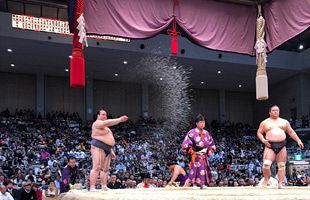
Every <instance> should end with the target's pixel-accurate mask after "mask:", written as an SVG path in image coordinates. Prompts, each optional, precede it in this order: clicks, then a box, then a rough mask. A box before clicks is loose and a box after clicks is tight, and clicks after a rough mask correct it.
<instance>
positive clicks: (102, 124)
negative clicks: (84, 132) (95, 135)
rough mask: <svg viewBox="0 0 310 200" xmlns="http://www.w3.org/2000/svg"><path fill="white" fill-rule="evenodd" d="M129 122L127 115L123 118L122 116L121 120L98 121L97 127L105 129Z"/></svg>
mask: <svg viewBox="0 0 310 200" xmlns="http://www.w3.org/2000/svg"><path fill="white" fill-rule="evenodd" d="M127 120H128V117H127V116H126V115H123V116H121V117H119V118H115V119H107V120H104V121H97V122H96V126H97V127H98V128H104V127H109V126H114V125H117V124H119V123H121V122H125V121H127Z"/></svg>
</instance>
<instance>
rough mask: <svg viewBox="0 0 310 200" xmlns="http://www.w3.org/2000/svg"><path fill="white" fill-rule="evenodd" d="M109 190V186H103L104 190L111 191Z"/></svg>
mask: <svg viewBox="0 0 310 200" xmlns="http://www.w3.org/2000/svg"><path fill="white" fill-rule="evenodd" d="M109 190H111V189H110V188H108V187H107V186H103V187H102V191H109Z"/></svg>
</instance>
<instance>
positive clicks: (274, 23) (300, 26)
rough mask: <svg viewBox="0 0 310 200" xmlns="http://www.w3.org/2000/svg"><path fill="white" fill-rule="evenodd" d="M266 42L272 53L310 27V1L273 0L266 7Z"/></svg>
mask: <svg viewBox="0 0 310 200" xmlns="http://www.w3.org/2000/svg"><path fill="white" fill-rule="evenodd" d="M264 17H265V19H266V42H267V48H268V51H272V50H273V49H275V48H276V47H278V46H279V45H281V44H282V43H284V42H285V41H287V40H289V39H291V38H293V37H294V36H296V35H298V34H299V33H301V32H303V31H304V30H306V29H307V28H309V27H310V0H273V1H271V2H270V3H269V4H267V5H266V6H265V7H264Z"/></svg>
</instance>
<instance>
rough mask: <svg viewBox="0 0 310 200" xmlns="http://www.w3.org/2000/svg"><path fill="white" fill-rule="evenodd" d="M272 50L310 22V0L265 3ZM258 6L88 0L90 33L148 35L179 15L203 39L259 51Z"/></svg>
mask: <svg viewBox="0 0 310 200" xmlns="http://www.w3.org/2000/svg"><path fill="white" fill-rule="evenodd" d="M263 14H264V17H265V19H266V41H267V45H268V50H269V51H272V50H273V49H274V48H276V47H277V46H279V45H280V44H282V43H283V42H285V41H287V40H289V39H290V38H292V37H294V36H296V35H297V34H299V33H301V32H302V31H304V30H306V29H307V28H308V27H309V26H310V0H298V1H296V0H272V1H271V2H269V3H268V4H266V5H265V6H264V13H263ZM256 17H257V9H256V8H255V7H253V6H245V5H237V4H231V3H224V2H218V1H213V0H192V1H188V0H174V1H173V0H171V1H169V0H147V1H145V0H130V1H128V0H91V1H87V0H85V7H84V18H85V24H86V32H87V34H99V35H114V36H121V37H128V38H148V37H152V36H154V35H156V34H158V33H160V32H161V31H162V30H163V29H165V28H166V27H167V26H168V25H169V24H170V23H171V22H172V20H173V19H175V20H176V22H177V23H178V24H179V26H180V27H182V28H183V29H184V31H186V33H187V34H188V35H189V36H190V37H191V38H192V39H193V40H194V41H195V42H197V43H198V44H199V45H201V46H204V47H207V48H210V49H216V50H223V51H231V52H237V53H243V54H249V55H254V54H255V50H254V43H255V27H256Z"/></svg>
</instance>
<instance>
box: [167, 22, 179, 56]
mask: <svg viewBox="0 0 310 200" xmlns="http://www.w3.org/2000/svg"><path fill="white" fill-rule="evenodd" d="M168 35H170V36H172V40H171V54H173V55H178V36H179V35H181V33H180V32H178V31H177V24H176V21H175V20H173V24H172V28H171V29H168Z"/></svg>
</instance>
